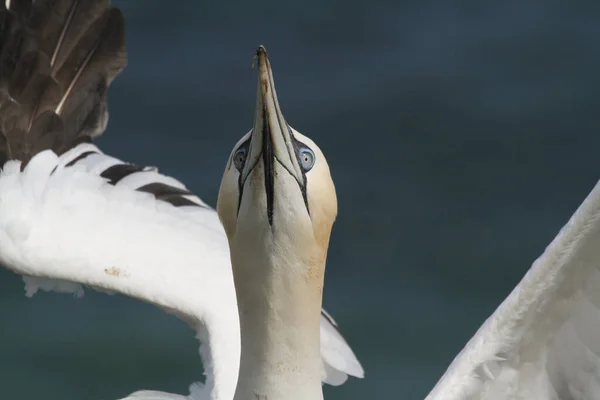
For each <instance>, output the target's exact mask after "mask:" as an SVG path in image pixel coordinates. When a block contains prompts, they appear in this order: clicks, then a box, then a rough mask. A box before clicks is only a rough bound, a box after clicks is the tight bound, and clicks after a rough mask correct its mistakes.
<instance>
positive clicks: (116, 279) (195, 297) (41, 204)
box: [0, 144, 363, 399]
mask: <svg viewBox="0 0 600 400" xmlns="http://www.w3.org/2000/svg"><path fill="white" fill-rule="evenodd" d="M84 153H89V154H88V155H87V156H85V157H81V155H82V154H84ZM78 157H81V158H78ZM73 160H76V162H75V163H72V161H73ZM70 163H71V164H72V165H70V166H69V167H65V166H66V165H69V164H70ZM123 165H127V164H124V163H123V162H122V161H120V160H117V159H114V158H112V157H109V156H107V155H104V154H103V153H102V152H101V151H100V150H99V149H98V148H96V147H95V146H94V145H91V144H81V145H79V146H77V147H76V148H74V149H73V150H71V151H69V152H67V153H65V154H64V155H63V156H61V157H57V156H56V155H55V154H54V153H52V152H51V151H45V152H42V153H39V154H38V155H37V156H35V157H34V158H33V159H32V160H31V161H30V163H29V164H28V165H27V167H26V168H25V169H24V171H22V172H21V170H20V163H19V162H16V161H10V162H8V163H7V164H6V165H5V167H4V169H3V170H2V173H1V175H0V262H1V263H2V264H3V265H4V266H6V267H7V268H8V269H10V270H12V271H14V272H16V273H18V274H21V275H24V277H25V281H26V290H27V294H28V295H33V294H34V293H35V292H36V291H37V290H38V289H43V290H55V291H62V292H73V293H76V294H79V295H81V294H83V289H82V288H81V284H83V285H86V286H90V287H92V288H94V289H97V290H101V291H107V292H118V293H121V294H124V295H127V296H131V297H134V298H137V299H140V300H143V301H147V302H150V303H153V304H155V305H157V306H159V307H161V308H163V309H164V310H166V311H168V312H171V313H174V314H175V315H177V316H178V317H180V318H182V319H183V320H185V321H186V322H188V323H189V324H190V325H191V326H192V327H193V328H194V329H196V330H197V332H198V339H199V340H200V341H201V343H203V344H204V346H201V351H200V354H201V356H202V360H203V364H204V367H205V370H206V373H207V386H204V385H202V384H195V385H192V387H191V390H192V395H193V396H194V397H193V398H194V399H203V398H207V396H208V393H210V392H211V391H212V390H213V389H214V386H216V389H218V391H220V392H221V396H220V397H221V398H231V397H233V391H234V389H235V384H236V381H237V373H238V367H239V353H240V342H239V320H238V315H237V303H236V296H235V289H234V286H233V277H232V271H231V265H230V261H229V248H228V245H227V239H226V237H225V234H224V232H223V228H222V227H221V224H220V222H219V219H218V217H217V214H216V212H215V211H214V210H213V209H211V208H209V207H207V206H206V205H205V204H204V203H203V202H202V201H201V200H200V199H199V198H198V197H196V196H193V195H186V197H187V198H189V199H190V200H191V201H193V202H194V203H197V204H198V205H199V206H186V205H183V206H179V207H175V206H173V205H171V204H169V203H167V202H165V201H161V200H157V199H156V198H155V196H154V195H152V194H148V193H143V192H140V191H137V190H135V189H139V188H140V187H142V186H144V185H147V184H148V183H152V182H162V183H165V184H168V185H172V186H174V187H178V188H181V189H185V186H184V185H183V184H181V183H180V182H178V181H176V180H174V179H173V178H170V177H166V176H163V175H161V174H159V173H158V172H157V171H156V170H155V169H146V168H141V169H140V171H139V172H133V173H131V174H129V175H127V176H126V177H123V178H122V179H121V180H119V181H118V182H116V183H115V184H114V185H111V184H109V183H107V179H106V178H102V177H101V176H100V175H102V173H103V172H105V171H107V169H108V168H110V167H114V166H123ZM127 178H129V179H127ZM321 337H322V347H321V352H322V357H323V360H324V367H325V371H326V372H327V375H326V376H325V377H324V381H325V382H326V383H329V384H333V385H338V384H341V383H343V382H344V381H345V380H346V379H347V375H348V374H349V375H354V376H358V377H362V376H363V369H362V367H361V365H360V363H359V362H358V360H357V359H356V357H355V356H354V354H353V352H352V350H351V349H350V347H349V346H348V345H347V343H346V342H345V340H344V339H343V337H342V336H341V335H340V334H339V332H338V330H337V328H336V327H335V322H334V321H333V319H331V317H330V316H329V315H327V317H325V316H322V319H321ZM215 370H216V371H217V372H218V374H217V375H218V376H219V377H220V381H219V382H213V380H212V377H214V376H215ZM150 394H152V396H154V397H151V396H150ZM135 396H137V397H135ZM135 396H134V397H132V398H136V399H138V398H143V399H151V398H156V399H177V398H179V397H181V396H179V395H171V394H166V393H162V392H138V393H136V394H135ZM140 396H141V397H140ZM148 396H150V397H148ZM157 396H158V397H157ZM161 396H162V397H161Z"/></svg>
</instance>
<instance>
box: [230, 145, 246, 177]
mask: <svg viewBox="0 0 600 400" xmlns="http://www.w3.org/2000/svg"><path fill="white" fill-rule="evenodd" d="M247 154H248V149H247V147H246V146H240V148H239V149H237V150H236V151H235V154H234V155H233V164H234V165H235V168H237V170H238V171H240V172H241V171H242V168H244V163H245V162H246V155H247Z"/></svg>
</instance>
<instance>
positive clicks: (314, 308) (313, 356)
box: [217, 46, 337, 400]
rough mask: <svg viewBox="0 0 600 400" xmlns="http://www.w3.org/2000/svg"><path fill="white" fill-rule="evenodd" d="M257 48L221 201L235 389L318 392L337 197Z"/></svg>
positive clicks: (287, 395) (284, 394)
mask: <svg viewBox="0 0 600 400" xmlns="http://www.w3.org/2000/svg"><path fill="white" fill-rule="evenodd" d="M257 58H258V71H259V79H258V90H257V92H258V94H257V101H256V114H255V117H254V118H255V120H254V127H253V128H252V131H251V132H249V133H248V134H246V135H244V136H243V137H242V138H241V139H240V141H239V142H238V143H237V144H236V145H235V147H234V149H233V151H232V153H231V156H230V158H229V161H228V163H227V167H226V169H225V173H224V175H223V180H222V183H221V189H220V191H219V198H218V203H217V210H218V213H219V217H220V219H221V222H222V223H223V226H224V227H225V232H226V233H227V237H228V239H229V248H230V254H231V263H232V267H233V277H234V280H235V287H236V292H237V296H238V308H239V314H240V324H241V335H242V359H241V366H240V376H239V380H238V386H237V390H236V396H235V399H237V400H246V399H247V400H251V399H281V400H284V399H289V400H292V399H298V400H303V399H313V400H315V399H322V398H323V392H322V388H321V376H322V374H323V371H322V365H321V359H320V355H319V317H320V310H321V300H322V293H323V279H324V273H325V259H326V256H327V248H328V245H329V235H330V233H331V228H332V226H333V222H334V220H335V218H336V215H337V198H336V193H335V188H334V185H333V181H332V179H331V175H330V173H329V167H328V165H327V161H326V159H325V157H324V156H323V153H322V152H321V150H320V149H319V147H318V146H317V145H316V144H315V143H314V142H313V141H312V140H311V139H309V138H308V137H306V136H304V135H302V134H301V133H299V132H298V131H296V130H294V129H292V128H291V127H290V126H289V125H288V123H287V122H286V119H285V117H284V115H283V113H282V111H281V108H280V105H279V102H278V99H277V93H276V91H275V83H274V80H273V73H272V70H271V66H270V63H269V59H268V57H267V53H266V50H265V48H264V47H262V46H261V47H260V48H259V49H258V51H257Z"/></svg>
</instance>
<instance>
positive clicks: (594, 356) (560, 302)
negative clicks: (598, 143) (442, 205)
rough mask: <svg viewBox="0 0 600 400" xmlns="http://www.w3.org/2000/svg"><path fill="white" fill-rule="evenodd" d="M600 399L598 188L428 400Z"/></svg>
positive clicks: (475, 337)
mask: <svg viewBox="0 0 600 400" xmlns="http://www.w3.org/2000/svg"><path fill="white" fill-rule="evenodd" d="M599 398H600V183H598V184H597V185H596V187H595V188H594V189H593V190H592V192H591V193H590V194H589V195H588V197H587V198H586V199H585V200H584V202H583V203H582V204H581V206H580V207H579V208H578V209H577V211H576V212H575V214H574V215H573V216H572V217H571V219H570V220H569V222H568V223H567V224H566V225H565V226H564V227H563V228H562V230H561V231H560V232H559V234H558V236H557V237H556V238H555V239H554V240H553V241H552V243H550V245H549V246H548V247H547V248H546V250H545V251H544V253H543V254H542V255H541V256H540V257H539V258H538V259H537V260H536V261H535V262H534V263H533V265H532V267H531V269H530V270H529V271H528V272H527V274H526V275H525V277H524V278H523V280H522V281H521V282H520V283H519V284H518V285H517V287H516V288H515V289H514V290H513V291H512V293H511V294H510V295H509V296H508V297H507V299H506V300H505V301H504V302H503V303H502V304H501V305H500V306H499V307H498V309H497V310H496V311H495V312H494V313H493V314H492V315H491V316H490V317H489V318H488V320H487V321H485V323H484V324H483V325H482V327H481V328H480V329H479V331H478V332H477V333H476V334H475V336H473V338H472V339H471V340H470V341H469V342H468V343H467V345H466V346H465V348H464V349H463V350H462V352H461V353H460V354H459V355H458V356H457V357H456V358H455V359H454V361H453V362H452V364H451V365H450V367H449V368H448V370H447V371H446V373H445V374H444V375H443V376H442V378H441V379H440V381H439V382H438V384H437V385H436V386H435V388H434V389H433V391H432V392H431V393H430V394H429V395H428V396H427V400H441V399H444V400H466V399H482V400H492V399H494V400H499V399H539V400H567V399H573V400H578V399H599Z"/></svg>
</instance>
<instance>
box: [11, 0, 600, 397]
mask: <svg viewBox="0 0 600 400" xmlns="http://www.w3.org/2000/svg"><path fill="white" fill-rule="evenodd" d="M113 3H114V4H115V5H117V6H119V7H121V8H122V10H123V12H124V14H125V17H126V21H127V43H128V51H129V65H128V67H127V68H126V69H125V70H124V72H123V73H122V74H121V75H120V76H119V77H118V78H117V79H116V80H115V81H114V83H113V85H112V86H111V89H110V91H109V93H110V101H109V107H110V122H109V126H108V129H107V131H106V132H105V134H104V135H103V136H102V137H101V138H100V139H99V140H98V144H99V145H100V146H101V148H102V149H103V150H104V151H105V152H107V153H108V154H111V155H114V156H116V157H119V158H122V159H124V160H127V161H131V162H135V163H139V164H145V165H156V166H158V167H159V168H160V170H161V171H162V172H163V173H167V174H170V175H173V176H174V177H177V178H178V179H180V180H182V181H183V182H184V183H185V184H186V185H187V186H188V187H189V188H190V189H192V190H193V191H194V192H196V193H198V194H199V195H200V196H201V197H202V198H203V199H204V200H206V201H207V202H208V203H210V204H211V205H215V201H216V195H217V191H218V187H219V184H220V179H221V173H222V170H223V167H224V165H225V162H226V159H227V156H228V154H229V152H230V150H231V148H232V146H233V145H234V144H235V143H236V141H237V140H238V138H239V137H241V135H243V134H244V133H245V132H247V131H248V130H249V129H250V127H251V125H252V122H253V117H254V101H255V96H256V92H255V90H256V80H257V76H256V74H257V73H256V70H251V68H250V67H251V65H252V61H253V54H254V51H255V49H256V47H257V46H258V45H260V44H264V45H265V46H266V48H267V50H268V52H269V55H270V58H271V62H272V65H273V68H274V74H275V80H276V85H277V91H278V95H279V98H280V101H281V104H282V107H283V112H284V113H285V115H286V118H287V120H288V122H289V123H290V124H291V125H292V126H293V127H295V128H296V129H298V130H300V131H301V132H303V133H305V134H306V135H308V136H310V137H311V138H313V139H314V140H315V141H316V142H317V143H318V144H319V146H320V147H321V148H322V149H323V151H324V152H325V154H326V156H327V158H328V161H329V164H330V167H331V170H332V174H333V178H334V181H335V183H336V187H337V192H338V199H339V215H338V219H337V222H336V224H335V226H334V231H333V236H332V240H331V248H330V252H329V258H328V264H327V274H326V286H325V295H324V296H325V298H324V305H325V307H326V309H327V310H328V311H330V312H331V313H332V314H333V315H334V317H335V318H336V319H337V321H338V322H339V324H340V327H341V329H342V331H343V333H344V334H345V336H346V338H347V339H348V341H349V343H350V344H351V345H352V347H353V349H354V350H355V352H356V354H357V355H358V357H359V359H360V360H361V362H362V363H363V366H364V368H365V370H366V377H365V379H363V380H358V379H353V378H351V379H350V380H349V381H348V382H347V383H346V384H345V385H343V386H341V387H329V386H327V387H325V397H326V398H327V399H330V400H335V399H364V398H369V399H371V398H373V399H378V398H380V399H396V398H399V399H408V400H412V399H422V398H424V397H425V396H426V395H427V393H428V392H429V390H430V389H431V388H432V387H433V385H434V384H435V383H436V382H437V380H438V379H439V377H440V376H441V375H442V373H443V372H444V370H445V368H446V367H447V366H448V364H449V363H450V362H451V360H452V358H453V357H454V356H455V355H456V354H457V353H458V352H459V351H460V350H461V349H462V347H463V345H464V344H465V343H466V342H467V340H468V339H469V338H470V337H471V335H473V334H474V333H475V331H476V329H477V328H478V327H479V326H480V325H481V323H482V322H483V321H484V320H485V318H486V317H487V316H488V315H489V314H490V313H492V312H493V310H494V309H495V308H496V307H497V306H498V305H499V304H500V302H501V301H502V300H503V299H504V298H505V297H506V296H507V295H508V294H509V292H510V291H511V289H512V288H513V287H514V285H516V284H517V283H518V281H519V280H520V279H521V278H522V276H523V274H524V273H525V272H526V271H527V269H528V268H529V266H530V265H531V263H532V262H533V261H534V260H535V258H536V257H537V256H538V255H539V254H541V252H542V251H543V250H544V248H545V246H546V245H547V244H548V243H549V242H550V241H551V240H552V239H553V237H554V236H555V235H556V233H557V232H558V230H559V229H560V228H561V227H562V225H563V224H564V223H565V222H566V221H567V219H568V218H569V216H570V215H571V213H572V212H573V211H574V210H575V208H576V207H577V206H578V205H579V204H580V202H581V201H582V200H583V199H584V197H585V196H586V195H587V193H588V192H589V191H590V190H591V189H592V187H593V186H594V184H595V183H596V182H597V181H598V179H599V178H600V156H599V154H600V112H599V111H600V45H599V43H600V2H598V1H595V0H587V1H586V0H580V1H570V0H546V1H535V0H506V1H502V2H498V1H496V2H493V1H481V0H472V1H467V0H426V1H421V0H404V1H402V0H396V1H381V0H379V1H377V0H373V1H369V2H366V1H327V2H323V1H316V0H306V1H302V2H274V1H256V2H246V3H241V2H239V3H237V2H200V1H176V2H175V1H173V2H166V1H164V0H162V1H158V0H144V1H141V0H138V1H133V0H121V1H114V2H113ZM90 229H93V227H90ZM207 279H209V278H208V277H207ZM201 374H202V367H201V363H200V360H199V357H198V352H197V342H196V341H195V339H194V335H193V332H192V330H191V329H190V328H188V326H187V325H186V324H185V323H184V322H181V321H179V320H178V319H176V318H175V317H173V316H171V315H167V314H166V313H164V312H163V311H161V310H159V309H157V308H155V307H153V306H150V305H147V304H143V303H140V302H138V301H135V300H132V299H128V298H124V297H122V296H107V295H104V294H100V293H96V292H92V291H86V295H85V296H84V297H83V298H82V299H80V300H77V301H76V300H73V299H72V296H70V295H60V294H53V293H52V294H48V293H40V294H38V295H36V296H34V297H33V298H32V299H28V298H26V297H25V296H24V290H23V282H22V280H21V278H20V277H18V276H16V275H13V274H11V273H8V272H7V271H5V270H1V269H0V399H2V400H10V399H44V400H55V399H56V400H65V399H78V400H112V399H117V398H120V397H123V396H125V395H127V394H129V393H130V392H133V391H135V390H138V389H157V390H166V391H171V392H178V393H182V394H187V388H188V386H189V384H190V383H191V382H193V381H194V380H198V379H200V378H201V377H202V375H201Z"/></svg>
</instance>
